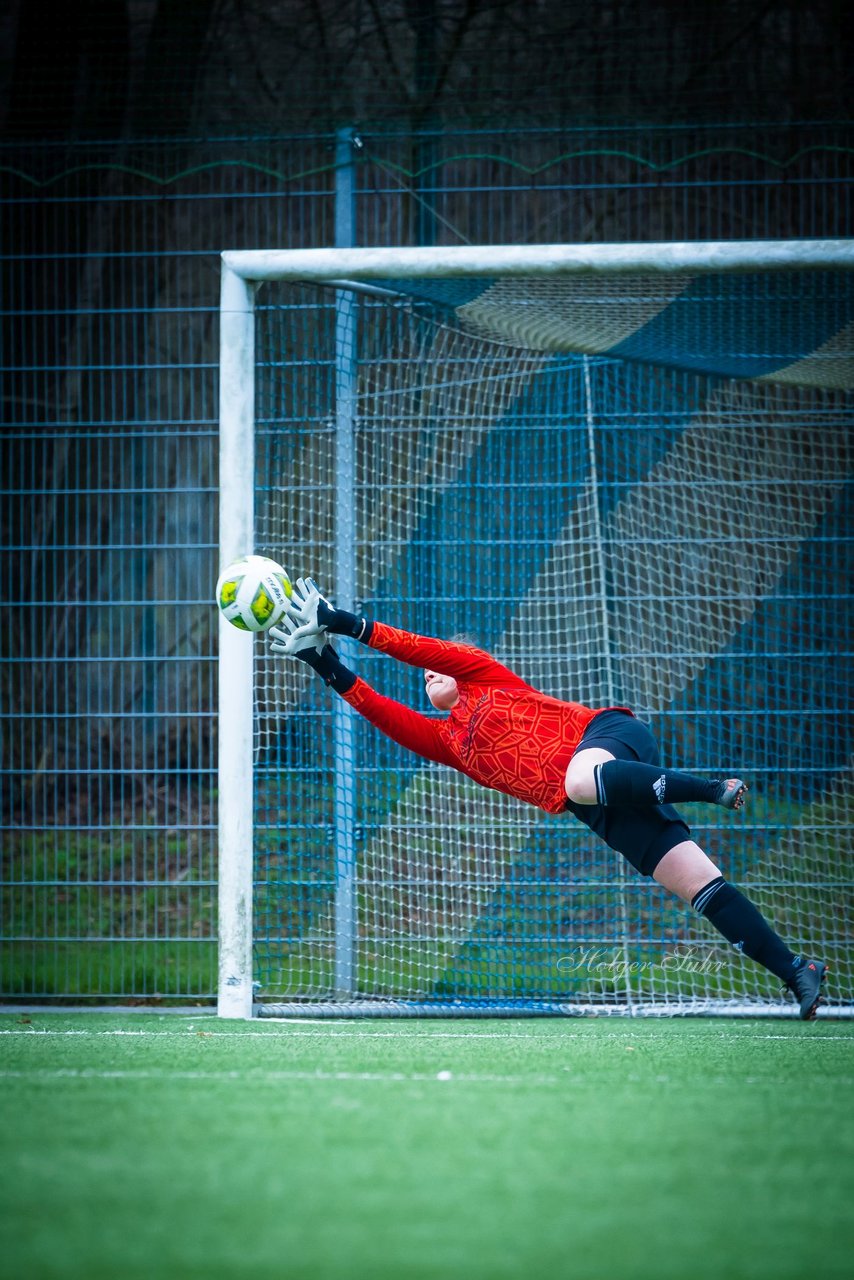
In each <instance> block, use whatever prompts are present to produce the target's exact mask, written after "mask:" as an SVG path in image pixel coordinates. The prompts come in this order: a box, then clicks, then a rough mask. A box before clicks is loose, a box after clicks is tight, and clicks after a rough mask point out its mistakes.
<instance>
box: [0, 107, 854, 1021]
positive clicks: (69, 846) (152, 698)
mask: <svg viewBox="0 0 854 1280" xmlns="http://www.w3.org/2000/svg"><path fill="white" fill-rule="evenodd" d="M347 137H348V138H349V146H350V148H351V153H352V160H353V164H354V166H355V179H356V197H355V207H356V228H357V230H356V237H355V238H356V241H357V243H360V244H365V245H370V244H408V243H428V242H439V243H449V244H453V243H461V242H463V243H464V242H470V243H479V242H480V243H507V242H517V243H547V242H559V241H609V240H616V241H619V240H670V239H673V240H692V239H708V238H718V239H720V238H724V239H725V238H750V237H786V236H810V237H813V236H817V237H821V236H838V235H844V234H846V232H847V231H848V230H850V226H851V191H852V178H853V177H854V147H852V145H851V143H852V136H851V130H850V128H848V127H846V126H842V125H834V124H828V125H824V126H821V125H815V124H811V125H808V126H807V125H804V126H801V127H798V126H787V127H785V128H773V127H770V126H761V127H755V128H754V127H750V126H744V127H741V128H735V127H726V128H707V129H688V128H671V129H656V130H642V129H622V130H620V129H600V130H595V131H594V130H588V131H577V132H573V131H562V132H554V131H546V130H531V131H528V132H525V131H518V132H514V133H513V134H512V135H505V134H504V133H502V132H495V133H489V132H478V133H468V134H462V133H452V132H441V133H439V132H437V133H429V132H424V133H422V134H419V135H412V134H411V133H406V134H403V133H400V134H398V133H394V132H391V131H389V132H384V133H377V134H368V133H364V134H356V133H354V132H352V131H350V132H348V134H347ZM340 145H341V138H340V136H339V137H336V136H333V135H322V136H310V137H309V136H306V137H292V138H284V139H283V138H269V139H251V140H250V139H233V140H220V141H217V142H216V143H212V142H208V141H205V140H198V141H196V142H192V141H191V142H186V141H182V142H180V143H177V142H176V143H151V144H145V143H134V144H133V145H130V144H114V143H104V144H102V145H98V144H92V143H89V144H86V145H82V144H81V145H80V146H77V147H73V146H69V145H68V144H67V143H66V144H62V145H58V144H57V145H49V144H45V145H43V146H30V147H28V148H27V150H26V151H25V152H22V151H21V150H20V149H18V150H16V149H14V148H12V147H9V146H6V147H3V148H0V202H2V223H0V252H2V255H3V264H4V269H3V273H2V283H1V284H0V287H2V310H3V320H4V323H3V334H2V341H3V372H2V400H3V408H4V423H3V431H2V439H0V449H2V454H0V457H1V458H2V463H0V482H1V483H2V490H3V502H2V516H0V523H1V524H2V545H3V547H4V551H5V564H6V570H7V582H8V585H7V593H8V596H7V605H6V608H5V610H4V611H3V623H2V656H3V662H2V666H0V698H2V703H0V734H2V738H0V750H2V769H0V823H2V868H3V884H2V891H0V892H2V899H0V900H2V919H0V957H2V960H0V992H2V994H3V995H4V996H5V997H17V998H22V999H29V1000H33V999H48V1000H58V999H66V1000H76V999H82V998H86V999H92V998H100V999H105V1000H117V999H123V1000H125V999H126V1000H153V999H162V1000H170V999H172V1000H181V1001H186V1000H206V999H209V998H212V997H213V995H214V992H215V985H216V984H215V976H216V974H215V971H216V964H215V948H216V943H215V936H216V919H215V900H216V841H215V816H216V791H215V773H214V764H215V751H216V723H215V682H214V662H215V628H214V618H213V611H212V609H211V606H210V603H209V597H210V590H211V585H212V583H213V581H214V580H215V577H216V568H217V553H216V545H217V528H216V510H217V502H216V495H217V489H218V476H217V385H216V382H217V378H216V366H217V341H218V334H217V324H216V310H217V301H218V288H219V253H220V251H221V250H222V249H224V248H264V247H271V246H280V247H297V246H307V247H311V246H319V245H323V244H327V243H331V242H332V241H333V239H334V216H335V198H334V192H335V174H336V163H337V155H338V154H339V153H338V152H337V150H336V149H337V148H339V147H340Z"/></svg>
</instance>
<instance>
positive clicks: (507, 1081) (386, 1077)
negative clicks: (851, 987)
mask: <svg viewBox="0 0 854 1280" xmlns="http://www.w3.org/2000/svg"><path fill="white" fill-rule="evenodd" d="M561 1070H562V1074H561V1075H559V1076H547V1075H532V1076H524V1075H522V1076H520V1075H494V1074H473V1073H471V1072H467V1073H465V1074H460V1075H457V1074H456V1073H454V1072H448V1071H442V1072H418V1071H416V1072H403V1071H385V1072H384V1071H258V1070H253V1069H251V1068H250V1069H248V1070H245V1071H146V1070H143V1069H135V1070H128V1071H121V1070H116V1071H105V1070H100V1069H97V1068H94V1067H82V1068H79V1069H78V1068H74V1067H56V1068H34V1069H33V1070H32V1071H12V1070H9V1071H3V1070H0V1080H30V1081H32V1082H33V1083H38V1082H41V1081H44V1082H47V1081H52V1082H55V1081H60V1080H123V1081H143V1082H144V1081H152V1082H157V1083H161V1084H162V1083H163V1082H164V1081H169V1080H188V1081H193V1082H196V1083H199V1082H203V1081H206V1082H209V1083H236V1084H277V1083H288V1082H291V1083H292V1082H297V1081H298V1082H302V1083H310V1082H312V1081H315V1082H318V1083H330V1084H341V1083H370V1084H431V1083H432V1084H442V1085H447V1084H499V1085H534V1086H540V1085H558V1084H562V1085H565V1086H566V1085H571V1086H573V1087H575V1086H578V1085H593V1086H594V1087H595V1088H599V1087H600V1081H599V1079H598V1077H596V1076H593V1075H590V1074H579V1073H578V1072H575V1071H573V1069H572V1068H571V1067H563V1068H562V1069H561ZM624 1078H625V1080H626V1081H627V1082H629V1083H632V1084H639V1083H648V1082H649V1079H650V1077H649V1076H643V1075H639V1074H638V1073H637V1072H632V1073H629V1074H627V1075H626V1076H625V1077H624ZM654 1081H655V1083H656V1084H671V1083H674V1082H675V1083H684V1081H683V1079H682V1077H678V1076H676V1077H674V1076H670V1075H667V1074H659V1075H656V1076H655V1077H654ZM828 1082H829V1083H831V1084H833V1085H854V1076H834V1077H831V1078H829V1081H828ZM703 1084H704V1085H728V1086H734V1085H739V1086H740V1085H744V1084H760V1085H761V1084H765V1085H775V1086H780V1087H784V1088H788V1087H789V1086H790V1085H791V1079H790V1078H789V1077H783V1076H766V1075H750V1076H737V1075H729V1076H705V1077H704V1078H703Z"/></svg>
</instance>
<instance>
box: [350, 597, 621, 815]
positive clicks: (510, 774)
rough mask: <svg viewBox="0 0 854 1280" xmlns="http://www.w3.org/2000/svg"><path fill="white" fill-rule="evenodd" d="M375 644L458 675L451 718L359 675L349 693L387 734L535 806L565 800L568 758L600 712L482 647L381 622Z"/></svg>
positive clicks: (556, 806)
mask: <svg viewBox="0 0 854 1280" xmlns="http://www.w3.org/2000/svg"><path fill="white" fill-rule="evenodd" d="M370 645H371V648H373V649H378V650H379V651H380V652H381V653H387V654H388V655H389V656H390V657H392V658H398V659H399V660H400V661H401V662H406V663H408V664H409V665H410V666H415V667H422V668H425V669H428V670H431V671H437V672H439V673H440V674H442V675H448V676H453V678H454V679H455V680H456V681H457V687H458V689H459V694H460V697H459V701H458V702H457V704H456V706H455V707H454V708H453V710H452V711H451V713H450V715H449V716H448V717H447V719H443V720H439V719H436V718H434V717H432V716H426V715H422V714H421V713H420V712H418V711H413V710H412V709H411V708H410V707H406V706H404V705H403V704H402V703H400V702H396V701H395V700H394V699H393V698H386V697H384V696H383V695H382V694H379V693H377V692H376V690H375V689H372V688H371V686H370V685H368V684H366V682H365V681H364V680H361V679H357V680H356V683H355V684H354V685H353V687H352V688H351V689H350V690H349V691H348V692H347V693H345V694H344V697H345V698H346V699H347V701H348V702H349V703H350V705H351V706H352V707H354V708H355V710H357V711H358V712H359V713H360V714H361V715H363V716H364V717H365V718H366V719H367V720H369V721H370V722H371V724H373V725H375V726H376V727H377V728H378V729H380V730H381V731H382V732H383V733H385V734H386V735H387V736H388V737H389V738H392V739H393V740H394V741H395V742H399V743H400V744H401V746H404V747H408V748H409V749H410V750H411V751H415V752H416V753H417V754H418V755H420V756H423V757H425V758H426V759H427V760H435V761H437V762H438V763H439V764H446V765H450V766H451V768H453V769H457V770H459V772H460V773H465V774H467V775H468V776H469V777H470V778H474V780H475V781H476V782H480V783H482V785H483V786H485V787H492V788H493V789H494V790H496V791H504V792H506V794H507V795H511V796H515V797H516V798H517V799H518V800H525V801H527V802H528V804H533V805H537V806H538V807H539V808H540V809H545V810H546V812H547V813H560V812H561V811H562V810H563V809H564V808H565V807H566V792H565V790H564V776H565V774H566V767H567V765H568V764H569V760H570V757H571V756H572V753H573V752H574V751H575V749H576V747H577V746H578V743H579V742H580V740H581V735H582V734H583V733H584V730H585V729H586V728H587V726H588V724H589V723H590V721H591V720H592V719H593V717H594V716H595V715H597V714H598V712H597V711H595V710H593V709H592V708H591V707H585V706H583V705H582V704H581V703H579V702H562V701H561V700H560V699H558V698H550V697H548V695H547V694H544V693H539V692H538V691H537V690H536V689H534V688H532V687H531V685H529V684H526V683H525V681H524V680H522V679H521V678H520V677H519V676H517V675H516V674H515V673H514V672H512V671H510V670H509V669H508V668H507V667H504V666H502V665H501V663H500V662H496V660H495V659H494V658H492V657H490V655H489V654H488V653H484V652H483V650H482V649H476V648H474V647H472V646H471V645H463V644H456V643H455V642H453V641H450V640H434V639H431V638H430V637H427V636H417V635H413V634H412V632H409V631H400V630H398V629H397V628H396V627H389V626H386V625H385V623H382V622H375V623H374V624H373V632H372V634H371V638H370Z"/></svg>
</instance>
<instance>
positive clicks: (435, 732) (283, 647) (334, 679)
mask: <svg viewBox="0 0 854 1280" xmlns="http://www.w3.org/2000/svg"><path fill="white" fill-rule="evenodd" d="M268 635H269V637H270V649H271V651H272V652H273V653H275V654H276V655H277V656H287V657H292V658H299V659H300V661H301V662H305V663H306V664H307V665H308V666H310V667H311V668H312V669H313V670H314V671H316V672H317V674H318V675H319V676H320V678H321V679H322V680H323V681H324V683H325V684H328V685H329V687H330V688H332V689H334V690H335V692H336V693H339V694H340V695H341V696H342V697H343V698H344V699H345V700H346V701H347V702H349V703H350V705H351V707H353V708H354V710H356V711H358V712H359V714H360V715H361V716H364V718H365V719H366V720H369V721H370V723H371V724H373V725H375V726H376V728H377V729H379V730H380V731H381V732H382V733H384V734H385V735H386V737H388V738H391V739H392V740H393V741H394V742H398V743H400V745H401V746H402V747H406V748H407V749H408V750H410V751H414V752H415V753H416V754H417V755H419V756H423V757H424V758H425V759H427V760H435V761H436V762H437V763H438V764H450V765H454V764H455V761H454V758H453V755H452V754H451V752H450V751H449V749H448V747H447V744H446V743H445V742H444V740H443V738H442V735H441V731H440V728H439V723H438V722H437V721H436V720H434V719H432V718H431V717H429V716H423V715H421V714H420V712H418V711H413V710H412V708H411V707H407V706H404V704H403V703H402V702H396V701H395V700H394V698H386V697H384V696H383V695H382V694H380V693H377V691H376V690H375V689H372V688H371V686H370V685H369V684H367V683H366V682H365V681H364V680H362V679H360V678H359V677H358V676H356V675H355V674H354V673H353V672H352V671H350V669H349V668H348V667H345V665H344V663H343V662H342V661H341V659H340V658H339V656H338V654H337V653H336V652H335V650H334V649H333V648H332V645H331V644H328V643H327V633H326V631H319V630H312V629H311V628H310V627H307V626H306V624H302V625H301V626H300V625H298V624H297V621H296V619H294V618H286V619H285V620H284V622H283V625H282V626H281V627H271V628H270V630H269V632H268Z"/></svg>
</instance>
